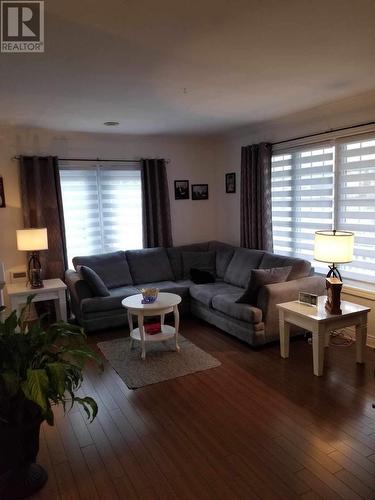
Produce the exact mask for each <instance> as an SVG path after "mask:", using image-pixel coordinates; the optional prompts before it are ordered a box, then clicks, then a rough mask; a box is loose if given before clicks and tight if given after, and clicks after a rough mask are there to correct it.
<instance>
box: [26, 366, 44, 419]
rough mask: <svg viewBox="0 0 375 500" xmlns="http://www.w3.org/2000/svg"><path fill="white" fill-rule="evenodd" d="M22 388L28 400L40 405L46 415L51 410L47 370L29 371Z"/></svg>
mask: <svg viewBox="0 0 375 500" xmlns="http://www.w3.org/2000/svg"><path fill="white" fill-rule="evenodd" d="M21 387H22V390H23V393H24V394H25V396H26V397H27V399H30V400H31V401H34V403H36V404H37V405H39V406H40V408H41V410H42V413H43V415H45V414H46V413H47V410H48V408H49V403H48V398H47V391H48V388H49V380H48V375H47V372H46V370H42V369H37V370H31V369H29V370H27V378H26V381H25V382H23V383H22V384H21Z"/></svg>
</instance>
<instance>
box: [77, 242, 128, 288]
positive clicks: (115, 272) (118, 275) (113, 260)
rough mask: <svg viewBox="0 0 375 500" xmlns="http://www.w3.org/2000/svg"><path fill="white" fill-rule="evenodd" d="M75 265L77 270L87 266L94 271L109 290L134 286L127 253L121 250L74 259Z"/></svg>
mask: <svg viewBox="0 0 375 500" xmlns="http://www.w3.org/2000/svg"><path fill="white" fill-rule="evenodd" d="M73 265H74V268H75V269H76V270H77V266H87V267H90V268H91V269H93V270H94V271H95V272H96V274H98V275H99V276H100V277H101V279H102V280H103V281H104V283H105V285H106V286H107V288H118V287H119V286H125V285H132V284H133V280H132V277H131V274H130V272H129V266H128V263H127V261H126V256H125V252H123V251H121V250H120V251H118V252H110V253H103V254H100V255H88V256H85V257H74V258H73Z"/></svg>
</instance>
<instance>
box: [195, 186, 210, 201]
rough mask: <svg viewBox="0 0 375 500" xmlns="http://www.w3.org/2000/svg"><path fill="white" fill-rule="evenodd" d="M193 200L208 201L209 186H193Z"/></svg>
mask: <svg viewBox="0 0 375 500" xmlns="http://www.w3.org/2000/svg"><path fill="white" fill-rule="evenodd" d="M191 199H192V200H208V184H192V185H191Z"/></svg>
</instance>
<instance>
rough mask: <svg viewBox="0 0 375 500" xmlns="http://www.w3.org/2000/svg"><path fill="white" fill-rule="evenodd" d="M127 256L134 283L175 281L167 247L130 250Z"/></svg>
mask: <svg viewBox="0 0 375 500" xmlns="http://www.w3.org/2000/svg"><path fill="white" fill-rule="evenodd" d="M126 258H127V260H128V263H129V268H130V273H131V275H132V278H133V282H134V284H136V285H137V284H140V283H153V282H155V281H173V280H174V276H173V272H172V268H171V265H170V263H169V259H168V255H167V251H166V249H165V248H144V249H143V250H128V251H127V252H126Z"/></svg>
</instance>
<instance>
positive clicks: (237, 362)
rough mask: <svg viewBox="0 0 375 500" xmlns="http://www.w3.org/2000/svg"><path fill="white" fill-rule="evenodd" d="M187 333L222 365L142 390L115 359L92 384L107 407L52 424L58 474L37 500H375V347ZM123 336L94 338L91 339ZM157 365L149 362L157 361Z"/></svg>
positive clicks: (202, 327)
mask: <svg viewBox="0 0 375 500" xmlns="http://www.w3.org/2000/svg"><path fill="white" fill-rule="evenodd" d="M182 333H183V335H185V336H186V337H187V338H189V339H190V340H191V341H193V342H194V343H195V344H196V345H198V346H199V347H201V348H202V349H204V350H206V351H207V352H210V353H211V354H212V355H214V356H215V357H216V358H218V359H219V360H220V361H221V363H222V365H221V366H219V367H217V368H213V369H211V370H207V371H204V372H200V373H196V374H194V375H188V376H185V377H181V378H178V379H174V380H171V381H166V382H163V383H160V384H156V385H153V386H148V387H144V388H141V389H138V390H136V391H132V390H129V389H128V388H127V387H126V385H125V384H124V383H123V382H122V380H121V379H120V378H119V377H118V375H117V374H116V373H115V372H114V371H113V370H112V369H111V367H110V366H109V365H108V364H106V366H105V370H104V372H103V373H99V372H98V371H97V370H96V369H94V368H93V367H89V368H88V369H87V372H86V378H85V383H84V387H83V390H82V392H83V393H86V394H90V395H92V396H94V397H95V398H96V400H97V401H98V403H99V414H98V417H97V419H96V420H95V421H94V422H93V423H92V424H88V423H87V421H86V419H85V416H84V414H82V413H81V411H80V409H79V408H74V409H73V410H72V411H71V412H70V413H69V414H68V416H67V417H64V416H63V415H62V413H61V410H57V411H56V426H55V427H48V426H47V425H43V429H42V435H41V449H40V454H39V462H40V463H41V464H42V465H44V466H45V467H46V469H47V470H48V473H49V481H48V483H47V485H46V487H45V488H44V489H43V490H42V491H41V492H39V494H38V495H35V496H34V497H33V498H35V499H39V500H41V499H46V500H47V499H48V500H52V499H90V500H94V499H111V500H112V499H116V498H120V499H163V500H166V499H168V500H169V499H186V500H187V499H236V498H242V499H257V498H261V499H294V498H301V499H304V500H313V499H316V498H327V499H337V498H345V499H358V498H366V499H375V410H374V409H372V406H371V405H372V403H373V401H375V380H374V365H375V353H374V351H373V350H372V349H369V348H367V349H366V356H365V359H366V365H365V366H359V365H356V363H355V350H354V346H353V347H350V348H339V347H330V348H329V350H328V352H327V351H326V362H325V374H324V376H323V377H321V378H318V377H314V376H313V374H312V353H311V346H310V345H309V344H308V343H307V342H306V341H305V340H297V341H294V342H292V344H291V358H290V359H289V360H282V359H281V358H280V355H279V347H278V345H272V346H267V347H266V348H264V349H261V350H258V351H255V350H252V349H250V348H249V347H248V346H246V345H245V344H243V343H241V342H240V341H237V340H236V339H233V338H231V337H230V336H229V335H226V334H224V333H222V332H220V331H219V330H217V329H215V328H213V327H210V326H209V325H207V324H206V323H204V322H200V321H197V320H190V319H189V320H186V319H183V321H182ZM119 335H121V332H113V333H111V334H108V333H107V334H101V335H95V336H91V337H90V343H91V344H92V345H93V346H95V344H96V342H98V341H99V340H103V339H108V338H112V337H117V336H119ZM146 362H147V361H146Z"/></svg>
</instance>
